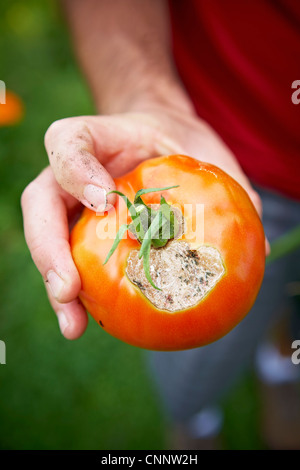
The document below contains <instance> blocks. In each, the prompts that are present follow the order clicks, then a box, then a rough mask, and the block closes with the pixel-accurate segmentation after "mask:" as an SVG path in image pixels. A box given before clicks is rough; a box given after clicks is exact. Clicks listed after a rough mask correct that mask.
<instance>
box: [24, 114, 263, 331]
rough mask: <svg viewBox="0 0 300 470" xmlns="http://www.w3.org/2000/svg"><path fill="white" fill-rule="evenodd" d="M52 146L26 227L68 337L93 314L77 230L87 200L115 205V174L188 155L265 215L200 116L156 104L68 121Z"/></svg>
mask: <svg viewBox="0 0 300 470" xmlns="http://www.w3.org/2000/svg"><path fill="white" fill-rule="evenodd" d="M45 146H46V150H47V153H48V156H49V160H50V165H51V166H49V167H48V168H46V169H45V170H44V171H43V172H42V173H41V174H40V175H39V176H38V177H37V178H36V179H35V180H34V181H33V182H31V183H30V184H29V185H28V186H27V188H26V189H25V190H24V192H23V194H22V200H21V202H22V210H23V216H24V230H25V237H26V241H27V244H28V247H29V249H30V252H31V255H32V258H33V261H34V262H35V264H36V266H37V268H38V269H39V271H40V273H41V275H42V277H43V279H44V281H45V285H46V289H47V293H48V297H49V300H50V303H51V305H52V307H53V309H54V311H55V312H56V314H57V316H58V321H59V325H60V329H61V332H62V334H63V335H64V336H65V337H66V338H68V339H75V338H78V337H79V336H81V335H82V333H83V332H84V330H85V328H86V326H87V314H86V312H85V310H84V308H83V306H82V304H81V302H80V301H79V299H78V294H79V291H80V288H81V282H80V277H79V274H78V272H77V270H76V267H75V265H74V262H73V259H72V256H71V252H70V246H69V227H70V226H71V225H72V223H73V222H74V220H75V218H76V216H78V214H79V213H80V211H81V208H82V206H81V204H84V205H85V206H87V207H89V208H90V209H92V210H95V211H97V210H98V211H103V210H104V207H105V205H106V204H107V203H110V204H113V203H114V201H115V196H114V195H109V196H108V197H107V195H106V193H107V192H109V191H111V190H112V189H114V188H115V185H114V181H113V177H117V176H119V175H122V174H124V173H126V172H128V171H130V170H131V169H133V168H134V167H135V166H136V165H137V164H138V163H139V162H141V161H143V160H145V159H148V158H152V157H156V156H159V155H166V154H174V153H181V154H186V155H190V156H193V157H194V158H198V159H199V160H203V161H207V162H210V163H212V164H215V165H217V166H219V167H220V168H222V169H223V170H224V171H226V172H227V173H229V174H230V175H231V176H233V177H234V178H235V179H236V180H237V181H238V182H239V183H240V184H241V185H242V186H243V187H244V188H245V190H246V191H247V192H248V194H249V196H250V198H251V199H252V201H253V203H254V205H255V207H256V208H257V211H258V212H259V214H261V203H260V199H259V196H258V195H257V193H256V192H255V191H254V190H253V189H252V187H251V185H250V183H249V181H248V179H247V178H246V176H245V175H244V174H243V172H242V170H241V168H240V167H239V165H238V163H237V162H236V160H235V158H234V156H233V155H232V154H231V152H230V151H229V150H228V148H227V147H226V146H225V144H224V143H223V142H222V141H221V140H220V139H219V137H218V136H217V135H216V134H215V133H214V132H213V130H212V129H211V128H210V127H209V126H208V125H207V124H206V123H204V122H203V121H201V120H200V119H199V118H197V117H196V116H194V115H192V114H188V113H187V114H184V113H182V112H179V111H176V110H173V109H169V108H167V107H164V106H155V107H151V109H150V108H148V109H147V110H144V111H143V112H142V113H128V114H119V115H110V116H84V117H78V118H77V117H76V118H67V119H63V120H61V121H56V122H55V123H53V124H52V125H51V126H50V128H49V129H48V131H47V133H46V136H45ZM80 203H81V204H80Z"/></svg>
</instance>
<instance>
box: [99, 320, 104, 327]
mask: <svg viewBox="0 0 300 470" xmlns="http://www.w3.org/2000/svg"><path fill="white" fill-rule="evenodd" d="M99 324H100V326H102V328H104V325H103V323H102V321H101V320H99Z"/></svg>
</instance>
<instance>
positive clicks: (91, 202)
mask: <svg viewBox="0 0 300 470" xmlns="http://www.w3.org/2000/svg"><path fill="white" fill-rule="evenodd" d="M83 195H84V197H85V200H84V201H82V202H83V203H84V204H85V205H86V206H87V207H89V208H92V209H94V210H96V211H97V212H104V210H105V206H106V191H105V190H104V189H103V188H100V187H99V186H95V185H94V184H88V185H87V186H86V187H85V188H84V191H83Z"/></svg>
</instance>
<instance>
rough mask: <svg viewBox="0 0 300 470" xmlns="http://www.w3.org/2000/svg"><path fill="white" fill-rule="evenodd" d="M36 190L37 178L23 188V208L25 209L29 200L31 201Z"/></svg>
mask: <svg viewBox="0 0 300 470" xmlns="http://www.w3.org/2000/svg"><path fill="white" fill-rule="evenodd" d="M36 190H37V180H36V179H34V180H33V181H31V182H30V183H29V184H28V185H27V186H26V188H25V189H24V190H23V192H22V194H21V207H22V209H24V207H25V206H26V204H27V203H28V201H30V200H31V199H32V197H33V195H35V194H36Z"/></svg>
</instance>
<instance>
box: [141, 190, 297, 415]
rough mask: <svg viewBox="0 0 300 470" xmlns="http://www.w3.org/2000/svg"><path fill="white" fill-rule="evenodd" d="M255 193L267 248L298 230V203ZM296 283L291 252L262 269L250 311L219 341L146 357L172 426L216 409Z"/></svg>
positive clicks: (294, 260)
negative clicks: (256, 294)
mask: <svg viewBox="0 0 300 470" xmlns="http://www.w3.org/2000/svg"><path fill="white" fill-rule="evenodd" d="M256 190H257V191H258V193H259V194H260V196H261V199H262V203H263V210H264V215H263V225H264V229H265V233H266V236H267V238H268V240H269V241H270V242H272V241H273V240H275V239H277V238H278V237H279V236H281V235H283V234H284V233H286V232H288V231H289V230H291V229H292V228H294V227H295V226H297V225H299V224H300V202H298V201H294V200H291V199H289V198H286V197H283V196H281V195H278V194H276V193H273V192H271V191H267V190H265V189H260V188H256ZM251 255H252V256H255V253H253V254H251ZM299 279H300V250H297V251H296V252H294V253H292V254H290V255H288V256H286V257H284V258H281V259H279V260H278V261H275V262H273V263H272V264H270V266H268V267H267V268H266V272H265V277H264V281H263V284H262V287H261V290H260V292H259V294H258V297H257V300H256V302H255V305H254V306H253V308H252V310H251V311H250V313H249V314H248V315H247V316H246V318H245V319H244V320H243V321H242V322H241V323H240V324H239V325H237V326H236V327H235V328H234V329H233V330H232V331H231V332H230V333H228V334H227V335H226V336H225V337H223V338H222V339H220V340H218V341H216V342H214V343H212V344H210V345H208V346H204V347H202V348H197V349H191V350H187V351H178V352H177V351H176V352H156V351H152V352H150V353H149V359H150V368H151V372H152V374H153V375H154V379H155V381H156V384H157V387H158V392H159V395H160V396H161V398H162V401H163V404H164V406H165V409H166V412H167V414H168V415H169V417H170V418H171V419H172V420H174V421H177V422H185V421H187V420H188V419H189V418H191V417H192V416H193V415H194V414H195V413H197V412H199V411H201V409H203V408H206V407H208V406H214V405H215V404H217V402H218V401H219V400H220V398H222V396H223V395H224V393H225V392H226V391H228V390H229V389H230V388H231V386H232V385H233V383H234V382H235V380H236V379H237V377H238V376H239V374H240V372H242V371H243V369H244V368H245V366H246V365H247V364H249V362H250V361H251V359H252V358H253V356H254V353H255V351H256V347H257V346H258V344H259V343H260V342H261V340H262V338H263V337H264V335H265V334H266V332H267V331H268V329H269V328H270V327H271V326H272V324H273V323H274V322H275V321H276V320H277V319H278V316H279V315H280V313H281V312H282V308H283V307H284V305H285V304H286V303H287V301H288V297H287V293H286V291H285V286H286V284H287V283H288V282H291V281H295V280H299ZM299 333H300V332H299ZM298 339H300V335H299V338H298ZM291 353H292V350H291ZM295 367H297V366H295Z"/></svg>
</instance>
